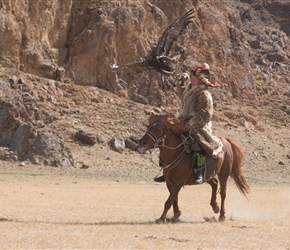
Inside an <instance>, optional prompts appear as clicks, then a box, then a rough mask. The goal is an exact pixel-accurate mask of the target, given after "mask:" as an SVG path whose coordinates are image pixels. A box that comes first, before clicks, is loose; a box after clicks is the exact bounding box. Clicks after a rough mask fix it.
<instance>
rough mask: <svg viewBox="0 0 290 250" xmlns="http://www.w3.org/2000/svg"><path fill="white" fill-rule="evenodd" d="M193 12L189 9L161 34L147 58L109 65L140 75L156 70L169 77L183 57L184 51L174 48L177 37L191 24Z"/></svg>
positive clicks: (177, 47)
mask: <svg viewBox="0 0 290 250" xmlns="http://www.w3.org/2000/svg"><path fill="white" fill-rule="evenodd" d="M193 13H194V10H193V9H191V10H189V11H188V12H186V13H185V14H184V15H183V16H181V17H179V18H178V19H176V20H175V21H174V22H173V23H172V24H170V25H169V26H168V27H167V28H166V29H165V30H164V31H163V33H162V35H161V37H160V39H159V41H158V44H157V46H156V47H155V48H153V49H152V50H151V53H149V54H148V55H147V56H144V57H141V58H140V59H139V60H137V61H134V62H131V63H128V64H124V65H121V66H118V65H116V64H111V65H110V66H111V68H112V69H120V68H128V69H131V70H133V71H134V72H135V73H141V72H144V71H147V70H157V71H158V72H160V73H161V74H163V75H171V74H172V73H173V71H174V65H175V64H176V63H178V60H180V58H181V57H182V56H183V55H184V50H183V49H182V48H181V47H179V46H174V45H175V42H176V41H177V39H178V37H179V36H180V35H181V34H182V33H183V32H184V30H185V29H186V27H187V26H188V24H190V23H191V22H192V19H193V18H194V16H193V15H192V14H193ZM172 50H174V51H172Z"/></svg>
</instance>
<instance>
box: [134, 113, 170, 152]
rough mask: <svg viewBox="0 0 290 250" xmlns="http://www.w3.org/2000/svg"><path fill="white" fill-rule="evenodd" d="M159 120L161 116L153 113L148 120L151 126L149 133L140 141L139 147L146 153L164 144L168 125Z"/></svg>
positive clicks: (148, 128)
mask: <svg viewBox="0 0 290 250" xmlns="http://www.w3.org/2000/svg"><path fill="white" fill-rule="evenodd" d="M158 118H159V116H157V115H154V114H153V113H151V114H150V116H149V118H148V121H149V126H148V127H147V131H146V133H145V135H144V136H143V137H142V138H141V139H140V140H139V147H140V148H141V149H142V150H144V151H146V150H148V149H151V148H154V147H158V146H161V145H162V144H164V140H165V138H166V131H167V129H168V128H167V126H166V124H165V123H164V122H162V121H161V120H160V119H158Z"/></svg>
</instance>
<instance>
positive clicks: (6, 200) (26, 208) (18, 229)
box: [0, 151, 290, 249]
mask: <svg viewBox="0 0 290 250" xmlns="http://www.w3.org/2000/svg"><path fill="white" fill-rule="evenodd" d="M107 153H108V154H107V155H105V152H104V157H107V158H106V159H108V160H106V161H107V163H105V161H103V162H102V164H98V160H97V161H96V165H95V166H94V167H90V168H88V169H57V168H47V167H44V166H37V167H36V166H33V165H29V164H27V165H25V166H18V165H17V164H14V163H13V164H12V163H3V162H2V163H1V168H0V190H1V192H0V196H1V211H0V232H1V239H0V245H1V248H2V249H40V248H42V249H209V248H215V249H217V248H219V249H290V222H289V218H290V196H289V192H290V185H289V184H287V183H286V182H283V183H282V182H280V183H279V182H276V183H274V182H267V181H264V182H261V181H256V184H255V182H254V181H253V180H251V179H249V182H250V183H251V188H252V195H251V197H250V199H249V200H247V199H245V198H244V197H243V196H242V195H241V194H240V193H239V192H238V190H237V188H236V187H235V186H234V184H233V182H231V181H230V182H229V187H228V193H227V199H226V204H227V205H226V207H227V214H226V216H227V219H226V221H225V222H223V223H219V222H215V219H217V218H218V215H216V214H214V213H213V211H212V210H211V207H210V205H209V200H210V187H209V185H207V184H203V185H201V186H186V187H185V188H183V189H182V190H181V192H180V196H179V204H180V208H181V211H182V215H181V218H180V219H181V221H180V222H179V223H176V224H171V223H166V224H162V225H159V224H155V223H154V221H155V219H157V218H159V217H160V215H161V212H162V210H163V204H164V202H165V200H166V198H167V195H168V192H167V189H166V186H165V184H164V183H161V184H159V183H154V182H153V181H152V177H153V176H154V175H155V174H156V173H157V170H158V168H157V167H156V166H154V165H153V164H152V163H151V162H150V161H149V159H148V156H146V155H144V156H142V157H144V158H143V162H141V161H140V159H136V157H134V154H129V153H127V154H122V155H121V154H118V155H115V153H113V152H112V151H107ZM112 155H115V156H117V157H116V159H118V161H116V159H114V161H112V160H110V159H113V158H112V157H113V156H112ZM134 160H135V163H134ZM138 161H139V162H138ZM137 163H138V164H137ZM106 168H107V171H106ZM122 168H123V169H122ZM112 169H114V171H113V170H112ZM129 169H131V170H132V171H128V170H129ZM137 172H139V173H140V174H138V175H136V173H137ZM268 178H270V176H268ZM218 201H219V199H218ZM219 203H220V202H219ZM168 216H169V217H171V216H172V211H171V210H170V211H169V213H168Z"/></svg>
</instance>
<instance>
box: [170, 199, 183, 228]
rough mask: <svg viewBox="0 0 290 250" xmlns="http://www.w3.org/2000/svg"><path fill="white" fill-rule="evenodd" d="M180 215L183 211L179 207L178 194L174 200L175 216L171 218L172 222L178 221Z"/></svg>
mask: <svg viewBox="0 0 290 250" xmlns="http://www.w3.org/2000/svg"><path fill="white" fill-rule="evenodd" d="M180 215H181V212H180V210H179V207H178V195H177V196H176V199H175V200H174V201H173V217H172V219H171V222H177V221H178V220H179V217H180Z"/></svg>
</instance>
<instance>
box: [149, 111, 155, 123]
mask: <svg viewBox="0 0 290 250" xmlns="http://www.w3.org/2000/svg"><path fill="white" fill-rule="evenodd" d="M154 120H155V114H154V113H153V112H150V115H149V117H148V122H149V124H151V123H152V122H153V121H154Z"/></svg>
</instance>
